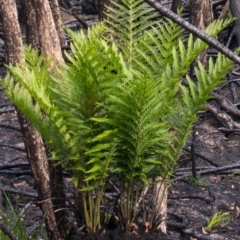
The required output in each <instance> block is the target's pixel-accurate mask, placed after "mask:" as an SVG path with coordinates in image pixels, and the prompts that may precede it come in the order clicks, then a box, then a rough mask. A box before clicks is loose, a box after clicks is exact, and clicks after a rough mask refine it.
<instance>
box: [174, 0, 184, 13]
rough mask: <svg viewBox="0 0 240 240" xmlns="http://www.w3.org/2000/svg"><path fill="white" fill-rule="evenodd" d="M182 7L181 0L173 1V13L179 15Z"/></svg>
mask: <svg viewBox="0 0 240 240" xmlns="http://www.w3.org/2000/svg"><path fill="white" fill-rule="evenodd" d="M181 7H182V1H181V0H173V1H172V11H173V12H175V13H178V10H179V9H180V8H181Z"/></svg>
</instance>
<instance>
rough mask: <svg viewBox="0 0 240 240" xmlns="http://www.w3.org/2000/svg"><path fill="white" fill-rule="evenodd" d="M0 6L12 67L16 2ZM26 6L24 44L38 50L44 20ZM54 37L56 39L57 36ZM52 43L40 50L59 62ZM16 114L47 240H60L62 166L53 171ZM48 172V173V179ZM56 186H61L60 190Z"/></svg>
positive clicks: (17, 52) (17, 42) (17, 44)
mask: <svg viewBox="0 0 240 240" xmlns="http://www.w3.org/2000/svg"><path fill="white" fill-rule="evenodd" d="M35 3H36V2H35ZM0 6H1V16H2V24H3V31H4V35H5V39H6V55H7V60H8V62H11V63H12V64H15V63H16V62H18V61H19V60H20V57H21V51H22V49H23V47H22V40H21V33H20V28H19V24H18V20H17V11H16V5H15V1H14V0H8V1H6V0H0ZM25 6H26V9H28V10H29V11H28V13H29V15H28V19H27V42H28V43H31V44H32V45H33V47H35V48H38V37H37V36H38V31H37V29H39V28H38V27H37V25H36V24H35V23H36V21H35V19H38V20H39V19H40V20H39V21H38V22H37V23H41V22H42V21H41V20H42V19H43V16H42V17H39V16H37V15H36V12H37V11H34V10H35V8H34V5H33V1H31V0H26V1H25ZM45 9H46V8H45ZM49 9H50V6H49ZM38 10H39V9H38ZM45 19H48V18H47V17H46V16H45ZM45 26H48V24H47V23H46V22H45ZM53 26H54V25H53ZM40 29H42V28H40ZM51 30H52V31H51V33H52V34H53V33H54V30H53V29H51ZM55 32H56V31H55ZM44 33H45V32H44ZM40 34H41V33H40ZM45 35H47V34H45ZM50 35H51V34H50ZM51 37H52V39H54V36H53V35H51ZM56 37H57V38H58V36H57V35H56ZM39 40H42V39H41V38H39ZM39 43H40V41H39ZM54 43H55V46H53V47H52V48H50V50H49V51H47V46H46V42H45V41H43V40H42V41H41V45H40V46H42V48H43V49H44V50H45V54H47V55H48V56H51V57H52V56H54V57H55V59H56V60H57V61H61V60H62V54H61V48H60V44H59V39H58V42H57V40H56V41H54ZM43 46H45V47H43ZM58 48H59V49H60V52H59V51H58ZM52 49H54V50H55V51H53V50H52ZM57 51H58V52H57ZM17 113H18V118H19V122H20V126H21V130H22V134H23V140H24V143H25V148H26V151H27V155H28V160H29V162H30V165H31V169H32V172H33V176H34V180H35V183H36V186H37V190H38V196H39V200H40V201H41V206H42V210H43V213H44V217H45V223H46V228H47V232H48V236H49V238H50V239H54V240H57V239H61V238H60V234H59V232H58V230H57V227H59V228H60V229H61V233H62V234H64V233H65V232H66V230H67V229H66V228H65V226H66V225H65V224H61V223H60V224H59V226H57V222H56V219H55V215H54V209H56V208H60V207H63V206H62V205H63V204H62V203H64V204H65V198H64V193H63V181H62V175H60V174H62V169H61V166H58V167H57V168H55V167H53V163H48V160H47V155H46V149H45V147H44V144H43V141H42V138H41V136H40V135H39V133H38V132H37V131H36V129H35V128H34V127H33V126H32V125H31V123H30V122H29V121H28V120H27V119H26V118H25V116H24V115H23V114H22V113H21V112H20V111H19V110H17ZM49 168H50V170H51V175H50V176H49ZM59 172H60V174H59ZM50 182H51V185H50ZM54 185H55V186H54ZM58 185H60V187H59V186H58ZM51 189H52V190H54V191H53V194H51ZM52 197H53V198H54V199H55V202H54V204H56V206H53V203H52V201H51V199H52ZM58 204H61V206H59V205H58ZM56 218H57V219H58V221H60V220H63V219H64V212H60V211H58V212H57V213H56ZM63 222H64V221H62V223H63Z"/></svg>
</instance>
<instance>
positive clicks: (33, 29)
mask: <svg viewBox="0 0 240 240" xmlns="http://www.w3.org/2000/svg"><path fill="white" fill-rule="evenodd" d="M52 1H53V0H52ZM35 2H36V1H33V0H25V7H26V12H27V13H28V14H27V16H26V18H27V23H26V42H27V43H28V44H31V45H32V46H33V47H34V48H35V49H39V50H40V51H42V52H44V53H45V54H46V55H48V56H55V55H56V58H59V55H60V56H61V52H60V53H59V52H57V53H56V52H51V51H52V49H51V48H50V49H49V50H48V51H46V49H47V48H48V46H46V43H47V42H44V41H42V44H41V45H40V35H41V37H43V35H44V34H46V33H45V32H39V31H38V29H39V25H38V23H39V22H41V21H42V20H43V19H42V17H41V16H38V15H37V9H36V8H35V5H34V3H35ZM53 2H54V5H53V8H52V9H55V14H53V16H55V17H56V21H57V24H58V27H59V28H58V29H59V31H60V28H61V31H62V33H59V32H58V34H59V35H58V36H59V40H61V37H60V35H61V34H63V35H64V32H63V29H62V26H61V17H60V11H59V8H58V5H57V6H56V5H55V4H56V2H55V0H54V1H53ZM56 10H58V11H56ZM37 19H41V21H39V22H37ZM56 21H55V22H56ZM45 25H48V24H47V22H46V23H45ZM52 28H55V26H52ZM50 30H51V28H50ZM52 32H56V31H54V29H53V31H52ZM58 36H55V38H57V37H58ZM47 37H48V35H47ZM52 37H54V36H52ZM62 41H63V39H62ZM62 43H63V42H62ZM48 44H49V43H48ZM56 44H58V45H59V43H56ZM43 46H44V47H43ZM59 49H60V48H59ZM60 60H61V58H59V59H58V60H56V61H60ZM41 147H42V148H44V146H41ZM48 152H50V151H48ZM48 155H49V156H50V153H49V154H48ZM46 157H47V156H46ZM46 161H47V159H46ZM47 167H48V174H49V179H50V184H49V188H50V191H51V197H52V204H53V209H54V212H55V217H56V223H57V226H58V230H59V232H60V234H61V236H62V237H64V235H65V234H66V232H67V229H68V226H67V221H66V210H65V209H66V206H65V193H64V183H63V176H62V166H61V165H58V166H55V165H54V162H52V161H49V162H48V166H47ZM60 209H61V210H60ZM63 209H64V210H63Z"/></svg>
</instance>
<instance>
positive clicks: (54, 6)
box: [49, 0, 66, 47]
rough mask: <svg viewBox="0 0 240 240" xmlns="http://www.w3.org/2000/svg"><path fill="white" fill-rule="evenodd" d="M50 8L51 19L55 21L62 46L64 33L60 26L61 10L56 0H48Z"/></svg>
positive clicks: (64, 41)
mask: <svg viewBox="0 0 240 240" xmlns="http://www.w3.org/2000/svg"><path fill="white" fill-rule="evenodd" d="M49 2H50V6H51V9H52V14H53V19H54V22H55V26H56V30H57V32H58V36H59V40H60V44H61V46H62V47H64V46H65V45H66V38H65V33H64V30H63V26H62V18H61V12H60V8H59V4H58V0H49Z"/></svg>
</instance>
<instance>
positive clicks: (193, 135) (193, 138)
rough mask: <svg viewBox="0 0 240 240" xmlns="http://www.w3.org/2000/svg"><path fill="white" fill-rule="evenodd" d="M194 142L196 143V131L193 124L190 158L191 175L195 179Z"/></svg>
mask: <svg viewBox="0 0 240 240" xmlns="http://www.w3.org/2000/svg"><path fill="white" fill-rule="evenodd" d="M195 143H196V131H195V126H194V128H193V133H192V144H191V159H192V175H193V178H194V179H197V169H196V158H195V156H196V154H195Z"/></svg>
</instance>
